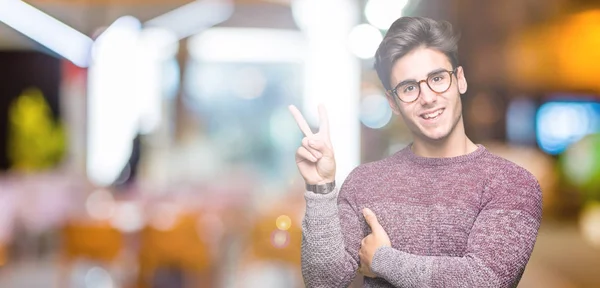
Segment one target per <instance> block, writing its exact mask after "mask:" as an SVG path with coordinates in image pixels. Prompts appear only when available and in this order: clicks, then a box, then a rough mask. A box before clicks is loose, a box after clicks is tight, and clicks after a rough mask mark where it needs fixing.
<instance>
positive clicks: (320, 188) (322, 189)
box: [306, 180, 335, 194]
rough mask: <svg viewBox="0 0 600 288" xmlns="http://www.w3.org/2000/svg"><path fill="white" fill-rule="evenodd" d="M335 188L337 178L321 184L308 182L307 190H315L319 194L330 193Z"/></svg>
mask: <svg viewBox="0 0 600 288" xmlns="http://www.w3.org/2000/svg"><path fill="white" fill-rule="evenodd" d="M334 188H335V180H333V182H329V183H325V184H321V185H313V184H306V190H307V191H311V192H314V193H317V194H327V193H330V192H331V191H333V189H334Z"/></svg>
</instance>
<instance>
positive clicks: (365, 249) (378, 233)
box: [358, 208, 392, 278]
mask: <svg viewBox="0 0 600 288" xmlns="http://www.w3.org/2000/svg"><path fill="white" fill-rule="evenodd" d="M363 215H364V216H365V220H367V224H369V226H370V227H371V234H369V235H367V237H365V238H363V240H362V241H361V242H360V245H361V246H360V250H359V251H358V256H359V257H360V268H358V272H360V273H361V274H363V275H365V276H366V277H371V278H375V277H377V275H375V273H373V271H371V263H372V262H373V256H374V255H375V251H377V249H378V248H379V247H392V243H391V242H390V237H389V236H388V234H387V232H385V230H383V227H381V225H380V224H379V221H377V216H375V213H373V211H371V209H369V208H365V209H363Z"/></svg>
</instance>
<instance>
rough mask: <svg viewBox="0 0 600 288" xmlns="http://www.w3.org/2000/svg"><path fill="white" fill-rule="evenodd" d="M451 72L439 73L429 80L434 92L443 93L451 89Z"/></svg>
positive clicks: (428, 82)
mask: <svg viewBox="0 0 600 288" xmlns="http://www.w3.org/2000/svg"><path fill="white" fill-rule="evenodd" d="M450 80H451V78H450V72H446V71H443V72H439V73H436V74H433V75H431V76H429V78H427V84H429V87H430V88H431V90H433V91H434V92H438V93H442V92H445V91H446V90H448V88H450Z"/></svg>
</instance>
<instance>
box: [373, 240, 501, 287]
mask: <svg viewBox="0 0 600 288" xmlns="http://www.w3.org/2000/svg"><path fill="white" fill-rule="evenodd" d="M371 269H372V270H373V272H375V274H377V275H378V276H380V277H382V278H384V279H385V280H386V281H388V282H390V283H391V284H393V285H394V286H396V287H506V286H505V285H504V284H505V283H504V284H503V283H501V281H500V279H499V278H498V277H497V276H496V274H495V273H494V271H492V270H491V269H490V268H488V267H486V266H485V265H484V264H483V263H482V262H481V261H480V259H477V258H473V257H469V256H466V257H450V256H421V255H414V254H409V253H406V252H403V251H399V250H396V249H394V248H391V247H382V248H379V249H378V250H377V252H376V253H375V257H374V258H373V264H372V266H371Z"/></svg>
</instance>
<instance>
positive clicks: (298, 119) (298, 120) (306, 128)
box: [288, 105, 313, 137]
mask: <svg viewBox="0 0 600 288" xmlns="http://www.w3.org/2000/svg"><path fill="white" fill-rule="evenodd" d="M288 108H289V109H290V112H292V116H294V119H296V123H297V124H298V127H299V128H300V130H301V131H302V133H304V136H306V137H309V136H312V135H313V133H312V131H311V130H310V126H308V123H306V120H304V117H303V116H302V113H300V110H298V108H296V106H294V105H290V106H289V107H288Z"/></svg>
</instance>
